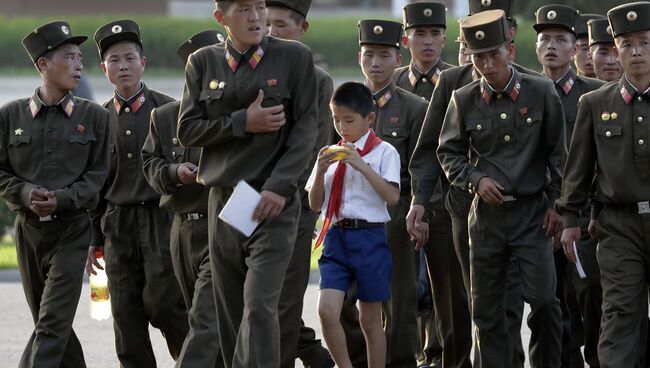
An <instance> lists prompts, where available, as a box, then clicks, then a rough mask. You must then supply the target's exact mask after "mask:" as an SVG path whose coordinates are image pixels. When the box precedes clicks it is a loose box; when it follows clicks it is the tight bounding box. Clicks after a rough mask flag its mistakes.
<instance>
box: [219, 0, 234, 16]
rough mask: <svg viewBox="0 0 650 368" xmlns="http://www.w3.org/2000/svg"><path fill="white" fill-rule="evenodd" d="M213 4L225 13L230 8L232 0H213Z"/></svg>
mask: <svg viewBox="0 0 650 368" xmlns="http://www.w3.org/2000/svg"><path fill="white" fill-rule="evenodd" d="M215 4H216V5H217V8H219V10H221V11H222V12H224V13H225V12H227V11H228V8H230V5H232V0H215Z"/></svg>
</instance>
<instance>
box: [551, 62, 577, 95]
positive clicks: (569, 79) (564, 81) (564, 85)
mask: <svg viewBox="0 0 650 368" xmlns="http://www.w3.org/2000/svg"><path fill="white" fill-rule="evenodd" d="M576 78H577V74H576V72H575V70H573V68H569V71H568V72H566V74H564V75H563V76H562V78H560V79H558V80H556V81H555V84H556V85H557V86H558V87H560V89H561V90H562V92H563V93H564V95H565V96H566V95H568V94H569V93H570V92H571V90H572V89H573V86H574V85H575V83H576Z"/></svg>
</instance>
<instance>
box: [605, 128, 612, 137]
mask: <svg viewBox="0 0 650 368" xmlns="http://www.w3.org/2000/svg"><path fill="white" fill-rule="evenodd" d="M611 136H612V132H610V131H609V130H608V131H606V132H605V137H607V138H609V137H611Z"/></svg>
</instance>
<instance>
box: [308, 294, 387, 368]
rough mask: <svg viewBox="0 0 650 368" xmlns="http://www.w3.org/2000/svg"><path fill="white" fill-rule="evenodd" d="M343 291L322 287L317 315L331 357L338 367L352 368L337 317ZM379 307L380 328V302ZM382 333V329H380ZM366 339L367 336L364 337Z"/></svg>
mask: <svg viewBox="0 0 650 368" xmlns="http://www.w3.org/2000/svg"><path fill="white" fill-rule="evenodd" d="M344 297H345V292H343V291H341V290H336V289H323V290H321V291H320V293H319V296H318V317H319V318H320V325H321V329H322V330H323V331H322V332H323V338H324V339H325V343H326V344H327V348H328V349H329V351H330V354H331V355H332V359H334V362H335V363H336V366H337V367H339V368H352V363H351V362H350V355H349V354H348V347H347V345H346V343H345V333H344V332H343V326H341V322H340V321H339V318H340V316H341V307H342V306H343V298H344ZM378 305H379V306H378V308H379V313H380V314H379V316H380V318H379V327H380V328H381V303H378ZM382 333H383V330H382ZM366 340H367V338H366ZM385 344H386V342H385V341H384V357H385V356H386V345H385Z"/></svg>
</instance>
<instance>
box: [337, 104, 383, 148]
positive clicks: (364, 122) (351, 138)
mask: <svg viewBox="0 0 650 368" xmlns="http://www.w3.org/2000/svg"><path fill="white" fill-rule="evenodd" d="M330 108H331V109H332V120H333V121H334V129H336V132H337V133H338V134H339V135H340V136H341V138H343V140H344V141H346V142H355V141H357V140H358V139H359V138H361V137H363V135H364V134H366V133H367V132H368V128H369V127H370V125H371V124H372V123H373V122H374V121H375V113H374V112H371V113H369V114H368V116H362V115H361V114H359V113H358V112H356V111H354V110H352V109H350V108H349V107H346V106H339V105H336V104H330Z"/></svg>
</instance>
